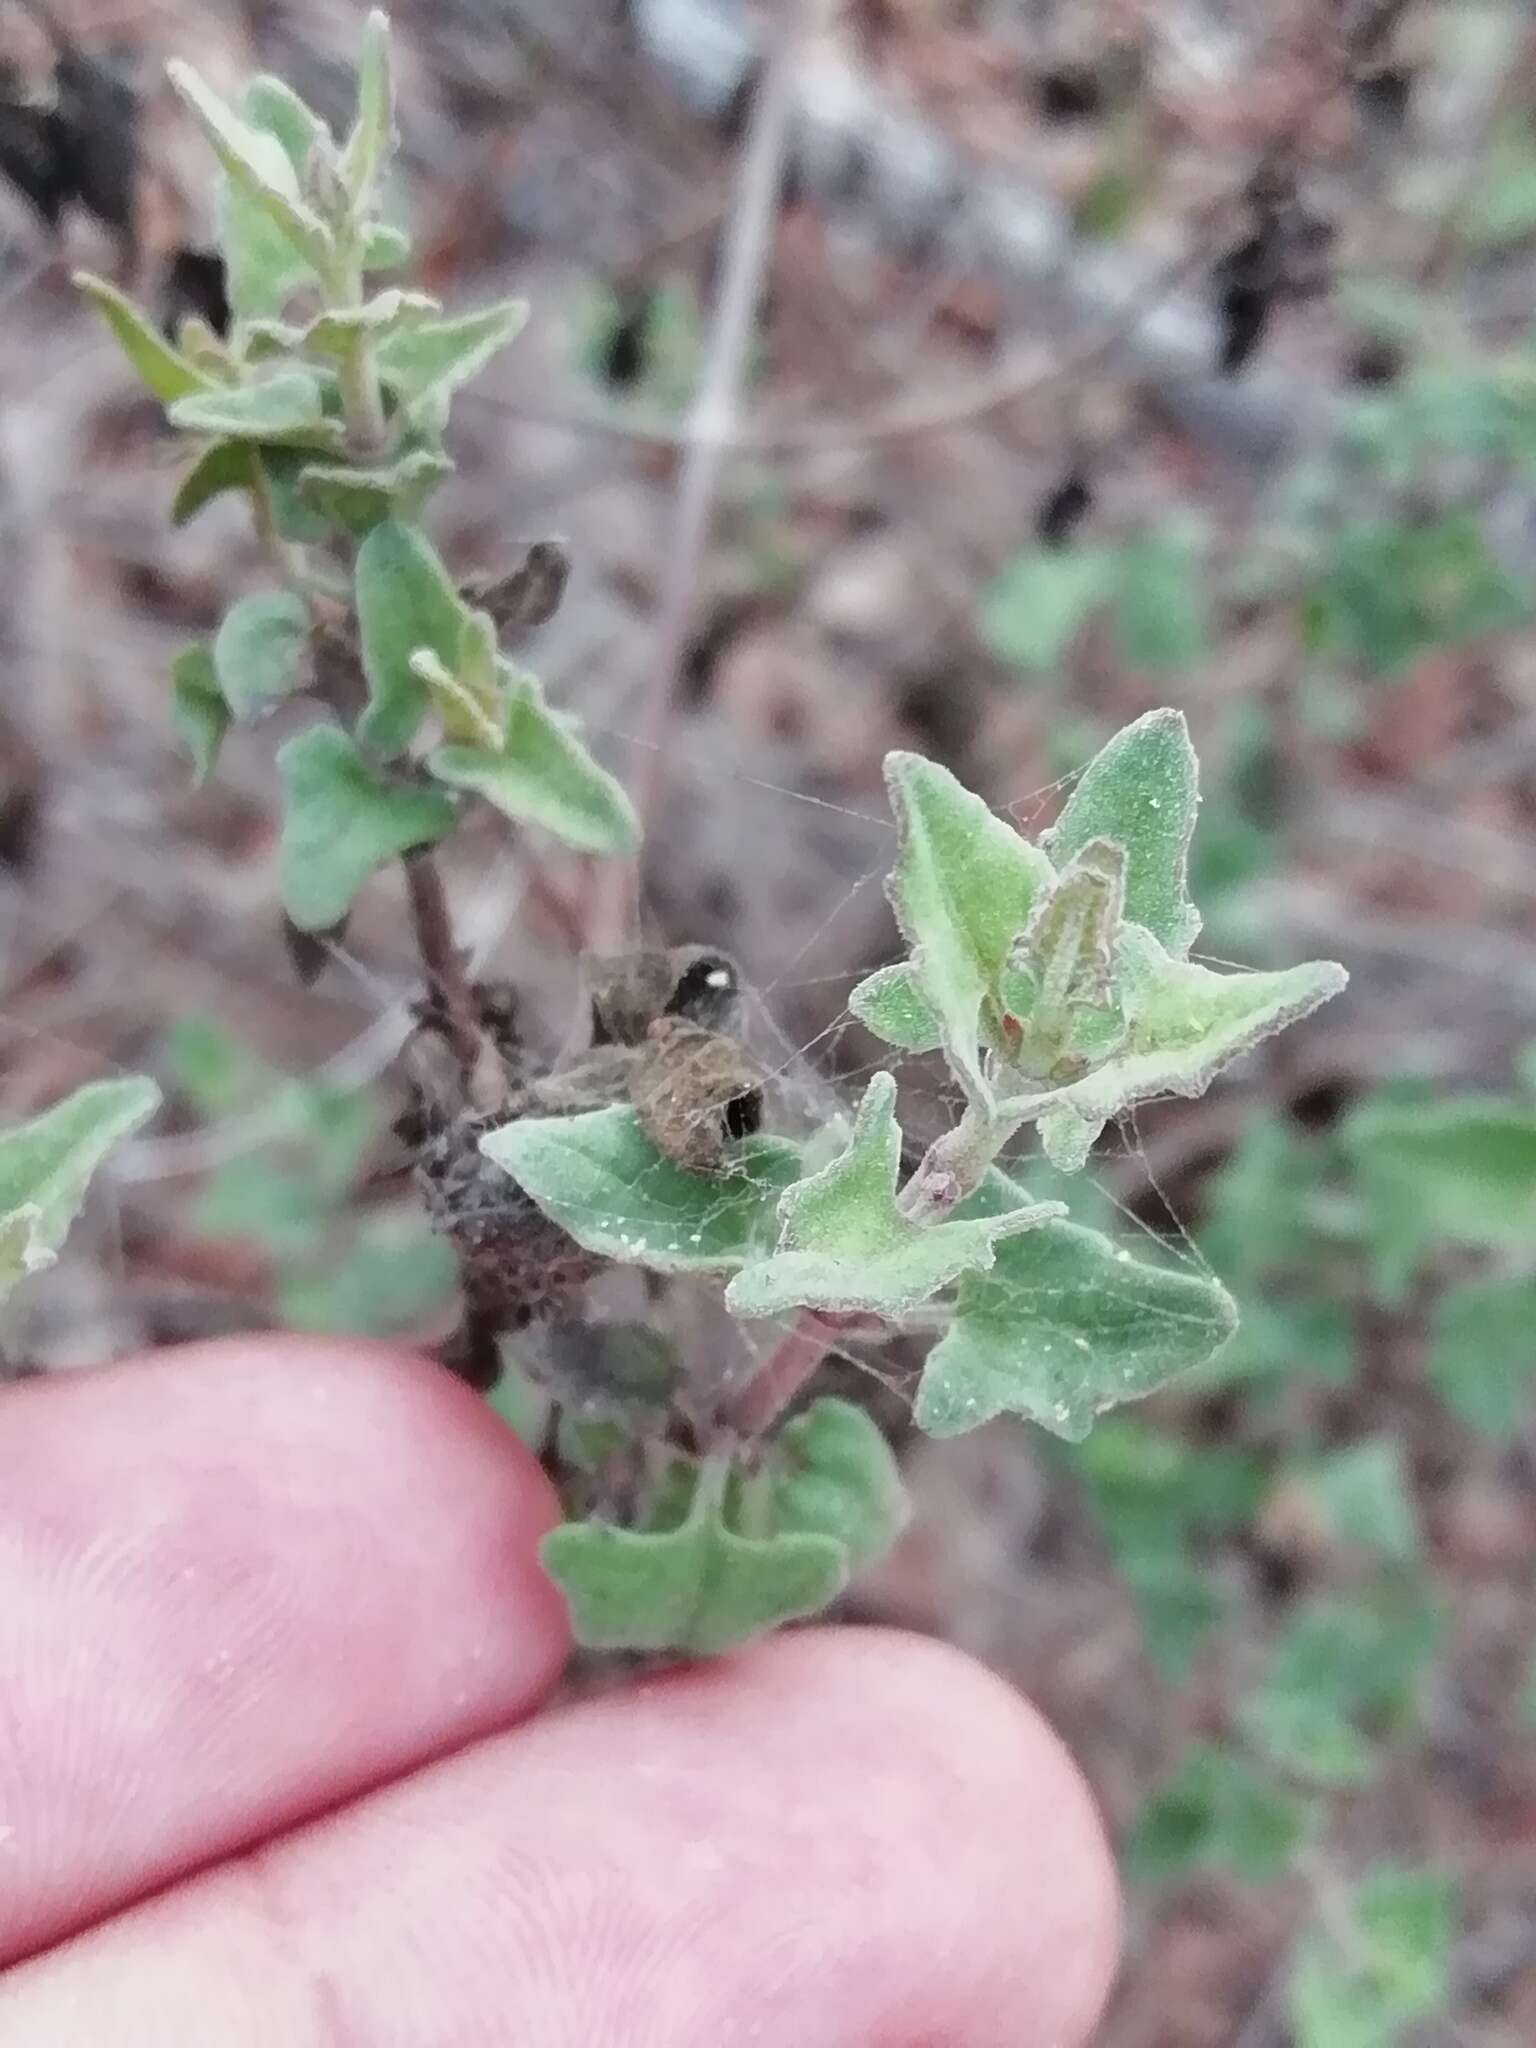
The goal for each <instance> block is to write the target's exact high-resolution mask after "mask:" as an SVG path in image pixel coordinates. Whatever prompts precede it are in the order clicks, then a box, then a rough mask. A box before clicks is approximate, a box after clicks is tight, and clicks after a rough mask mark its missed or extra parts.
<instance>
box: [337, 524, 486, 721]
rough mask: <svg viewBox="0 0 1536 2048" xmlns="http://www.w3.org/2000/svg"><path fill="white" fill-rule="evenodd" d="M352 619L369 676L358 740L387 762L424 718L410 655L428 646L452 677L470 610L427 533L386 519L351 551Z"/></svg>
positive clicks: (421, 686) (423, 692)
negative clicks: (353, 558)
mask: <svg viewBox="0 0 1536 2048" xmlns="http://www.w3.org/2000/svg"><path fill="white" fill-rule="evenodd" d="M357 616H358V623H359V625H360V627H361V629H362V642H363V670H364V673H365V675H366V676H367V678H368V708H367V710H366V711H365V712H364V713H363V717H362V720H361V723H360V724H359V727H358V737H359V738H360V739H361V740H362V742H363V744H364V745H365V746H368V747H371V748H373V749H375V750H376V751H377V752H379V753H381V754H383V755H385V756H386V757H388V756H390V755H394V754H398V753H400V752H402V751H403V749H404V748H405V747H407V746H408V745H409V744H410V742H411V740H412V738H413V737H414V736H415V733H416V729H417V727H418V726H419V725H420V724H421V721H422V719H423V717H424V716H425V714H426V709H427V686H426V684H425V683H424V682H423V681H422V679H421V677H420V675H419V674H418V673H417V671H416V670H415V669H414V668H412V666H411V656H412V655H413V654H414V653H415V652H416V650H417V649H418V648H421V647H426V648H430V649H431V651H432V653H433V654H435V655H436V656H437V658H438V660H439V661H440V662H441V663H442V665H443V667H444V668H445V669H447V670H448V672H449V673H450V674H452V673H454V672H455V671H456V670H457V668H458V663H459V648H460V638H461V634H462V631H463V626H464V622H465V620H466V619H467V617H468V616H469V613H468V607H467V606H466V605H465V603H464V601H463V599H462V598H461V597H460V596H459V593H458V590H457V589H456V588H455V586H454V582H453V579H452V577H450V575H449V574H448V571H447V570H446V569H445V568H444V567H443V564H442V562H441V561H440V560H439V558H438V555H437V553H436V551H435V549H434V548H433V547H432V545H431V543H430V541H428V540H427V538H426V536H425V535H424V534H422V533H420V532H418V531H417V529H416V528H415V527H411V526H403V525H401V524H400V523H399V522H398V521H397V520H393V519H386V520H385V521H383V523H382V524H380V525H378V526H376V527H375V528H374V529H373V531H372V533H370V534H369V535H368V537H367V539H366V540H365V541H364V542H363V544H362V546H361V547H360V548H359V549H358V551H357Z"/></svg>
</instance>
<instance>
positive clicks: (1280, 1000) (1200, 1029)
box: [1021, 925, 1348, 1163]
mask: <svg viewBox="0 0 1536 2048" xmlns="http://www.w3.org/2000/svg"><path fill="white" fill-rule="evenodd" d="M1120 958H1121V1001H1122V1004H1123V1007H1124V1011H1125V1015H1126V1018H1127V1031H1126V1037H1125V1042H1124V1045H1123V1046H1122V1048H1121V1050H1120V1051H1118V1052H1117V1053H1116V1054H1115V1055H1114V1056H1113V1057H1112V1058H1110V1059H1107V1060H1106V1061H1105V1062H1104V1063H1103V1065H1102V1066H1100V1067H1099V1068H1097V1069H1096V1070H1095V1071H1094V1072H1093V1073H1091V1074H1089V1075H1087V1076H1086V1077H1085V1078H1084V1079H1083V1080H1081V1081H1074V1082H1073V1083H1072V1084H1071V1085H1070V1086H1069V1087H1065V1088H1059V1089H1055V1090H1053V1091H1052V1092H1051V1093H1050V1094H1049V1095H1045V1096H1039V1097H1036V1098H1035V1099H1034V1102H1033V1103H1032V1105H1031V1106H1030V1108H1029V1109H1028V1111H1026V1112H1024V1113H1026V1114H1028V1115H1031V1116H1039V1115H1040V1114H1041V1113H1042V1111H1047V1112H1051V1113H1053V1117H1054V1113H1056V1112H1061V1111H1068V1110H1070V1111H1071V1112H1072V1113H1073V1114H1074V1115H1075V1116H1076V1117H1078V1118H1080V1119H1081V1120H1082V1121H1083V1122H1084V1123H1090V1124H1092V1125H1094V1127H1095V1134H1097V1130H1098V1129H1099V1128H1100V1127H1102V1125H1103V1124H1104V1123H1105V1122H1106V1121H1107V1120H1108V1119H1109V1118H1110V1117H1112V1116H1118V1115H1119V1114H1120V1113H1121V1111H1122V1110H1126V1109H1129V1108H1132V1107H1133V1106H1134V1105H1135V1104H1136V1103H1138V1102H1148V1101H1151V1100H1152V1099H1154V1098H1155V1097H1157V1096H1162V1095H1186V1096H1196V1095H1203V1094H1204V1093H1205V1091H1206V1089H1207V1088H1208V1087H1209V1086H1210V1085H1211V1082H1212V1081H1213V1080H1214V1079H1215V1077H1216V1074H1217V1073H1218V1072H1219V1071H1220V1069H1221V1068H1222V1067H1224V1066H1225V1065H1226V1064H1227V1063H1228V1062H1229V1061H1230V1060H1234V1059H1236V1058H1237V1057H1238V1055H1239V1054H1240V1053H1245V1052H1248V1051H1249V1050H1250V1049H1251V1048H1252V1047H1253V1046H1255V1045H1257V1044H1259V1043H1260V1041H1261V1040H1263V1039H1265V1038H1268V1037H1270V1036H1271V1035H1272V1034H1273V1033H1274V1032H1276V1031H1279V1030H1282V1029H1283V1028H1284V1026H1286V1025H1287V1024H1294V1023H1295V1022H1296V1021H1297V1019H1298V1018H1301V1017H1305V1016H1306V1015H1308V1013H1309V1012H1310V1011H1312V1010H1315V1009H1316V1008H1317V1006H1318V1005H1319V1003H1325V1002H1326V1001H1327V1000H1328V998H1329V997H1330V996H1335V995H1337V994H1338V993H1339V990H1340V989H1341V988H1343V986H1344V984H1345V981H1346V980H1347V979H1348V977H1347V976H1346V975H1345V972H1344V970H1343V968H1342V967H1339V966H1338V965H1336V964H1335V963H1334V962H1333V961H1331V960H1313V961H1309V962H1308V963H1307V964H1306V965H1305V966H1302V967H1288V968H1285V969H1284V970H1282V971H1281V972H1280V973H1277V974H1260V973H1252V974H1249V973H1237V974H1217V973H1214V972H1213V971H1212V970H1211V969H1210V968H1208V967H1196V966H1193V965H1192V964H1191V963H1190V962H1188V961H1186V960H1174V959H1171V958H1170V957H1169V956H1168V954H1166V953H1165V952H1164V951H1163V949H1162V947H1161V946H1159V945H1158V943H1157V941H1156V940H1155V939H1153V938H1152V937H1151V936H1150V934H1149V933H1147V932H1145V931H1143V930H1142V929H1141V928H1140V927H1139V926H1137V925H1127V926H1126V927H1125V928H1124V930H1123V931H1122V933H1121V940H1120ZM1021 1107H1022V1105H1021ZM1057 1128H1058V1129H1060V1128H1061V1126H1059V1125H1058V1126H1057ZM1072 1149H1074V1150H1075V1149H1076V1146H1075V1138H1074V1141H1073V1148H1072ZM1057 1163H1061V1161H1060V1159H1059V1158H1058V1161H1057Z"/></svg>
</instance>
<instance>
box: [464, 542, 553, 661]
mask: <svg viewBox="0 0 1536 2048" xmlns="http://www.w3.org/2000/svg"><path fill="white" fill-rule="evenodd" d="M570 571H571V563H570V557H569V556H568V555H567V554H566V552H565V549H564V548H563V547H562V546H561V545H560V543H559V541H557V540H536V541H535V542H534V543H533V545H532V547H531V548H529V550H528V552H527V554H526V555H524V557H523V559H522V561H521V562H520V563H519V564H518V566H517V568H515V569H508V570H506V571H505V572H504V573H503V574H502V575H500V576H481V577H477V578H475V579H474V580H473V581H471V582H469V583H466V584H464V585H463V586H462V589H461V592H460V595H461V596H462V597H463V598H464V600H465V601H466V603H468V604H472V605H475V606H476V607H477V608H478V609H479V610H481V611H486V612H489V613H490V615H491V617H492V619H493V620H494V621H495V624H496V630H497V632H498V633H499V634H503V635H511V636H514V637H515V636H516V635H517V634H519V633H531V632H532V631H533V629H534V628H535V627H536V626H542V625H545V624H546V623H547V622H548V621H549V620H550V619H552V618H553V617H554V616H555V613H556V612H557V611H558V610H559V609H560V600H561V599H562V598H563V597H564V596H565V584H566V578H567V577H568V576H569V575H570Z"/></svg>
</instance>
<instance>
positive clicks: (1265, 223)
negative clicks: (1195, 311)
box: [1211, 163, 1335, 377]
mask: <svg viewBox="0 0 1536 2048" xmlns="http://www.w3.org/2000/svg"><path fill="white" fill-rule="evenodd" d="M1245 196H1246V198H1247V201H1248V205H1249V208H1250V212H1251V223H1250V227H1249V231H1248V233H1247V234H1245V235H1244V236H1243V237H1242V239H1241V240H1240V241H1238V242H1236V243H1234V244H1233V246H1232V247H1231V248H1230V249H1228V250H1226V251H1225V252H1224V254H1222V255H1221V256H1219V257H1218V258H1217V259H1216V261H1215V263H1214V264H1213V265H1212V267H1211V290H1212V294H1213V296H1214V298H1215V301H1216V309H1217V313H1218V315H1219V317H1220V321H1221V340H1220V343H1219V346H1218V349H1217V362H1218V364H1219V366H1220V368H1221V370H1222V373H1223V374H1224V375H1225V376H1229V377H1233V376H1236V375H1237V373H1238V372H1239V371H1240V370H1242V369H1243V368H1244V367H1245V366H1246V365H1247V364H1248V363H1249V362H1251V361H1252V359H1253V357H1254V355H1255V354H1256V353H1257V352H1258V348H1259V345H1260V343H1261V342H1262V341H1263V339H1264V336H1265V334H1266V332H1267V331H1268V327H1269V320H1270V315H1271V313H1272V312H1273V311H1274V308H1275V305H1276V304H1277V303H1278V302H1279V301H1280V300H1282V299H1301V298H1307V297H1310V296H1311V295H1312V294H1313V293H1315V292H1317V291H1319V290H1321V289H1322V288H1323V286H1324V285H1325V284H1326V282H1327V274H1328V265H1327V253H1328V250H1329V248H1330V247H1331V245H1332V242H1333V239H1334V233H1335V230H1334V226H1333V223H1332V222H1331V221H1328V220H1324V219H1323V218H1322V216H1321V215H1320V214H1317V213H1314V212H1312V210H1311V209H1310V208H1309V207H1307V206H1304V205H1303V204H1302V202H1301V201H1300V200H1299V199H1298V198H1297V197H1296V186H1295V179H1294V177H1293V175H1292V174H1291V173H1290V172H1289V171H1288V170H1287V169H1286V168H1284V167H1283V166H1280V165H1276V164H1270V163H1264V164H1261V165H1260V167H1259V168H1258V170H1256V171H1255V172H1254V174H1253V177H1252V178H1251V179H1250V180H1249V184H1248V190H1247V193H1246V195H1245Z"/></svg>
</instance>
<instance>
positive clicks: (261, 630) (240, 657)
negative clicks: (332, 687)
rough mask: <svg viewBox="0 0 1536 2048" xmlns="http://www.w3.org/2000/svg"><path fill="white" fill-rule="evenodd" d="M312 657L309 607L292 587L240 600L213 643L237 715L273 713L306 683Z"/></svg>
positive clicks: (227, 696)
mask: <svg viewBox="0 0 1536 2048" xmlns="http://www.w3.org/2000/svg"><path fill="white" fill-rule="evenodd" d="M308 655H309V608H308V606H307V605H306V604H305V603H304V600H303V599H302V598H301V597H298V596H296V595H295V593H294V592H293V591H291V590H264V591H261V592H259V593H258V594H256V595H255V596H252V597H242V598H238V599H237V600H236V602H235V603H234V604H232V605H231V606H230V608H229V610H228V611H227V612H226V613H225V614H224V620H223V623H222V624H221V625H220V627H219V630H218V632H217V634H216V635H215V636H214V642H213V667H214V674H215V676H216V678H217V680H218V685H219V689H220V691H221V692H222V693H223V697H224V702H225V703H226V704H227V705H228V706H229V708H230V710H231V711H232V712H233V713H234V715H235V717H236V718H256V717H259V716H260V714H261V713H262V712H263V711H270V710H271V708H272V706H273V705H274V704H277V703H280V702H281V701H282V699H283V698H284V697H288V696H291V695H292V694H293V692H294V691H295V690H297V689H298V688H299V687H300V685H301V684H302V683H303V681H304V677H305V672H306V669H307V666H308Z"/></svg>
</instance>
